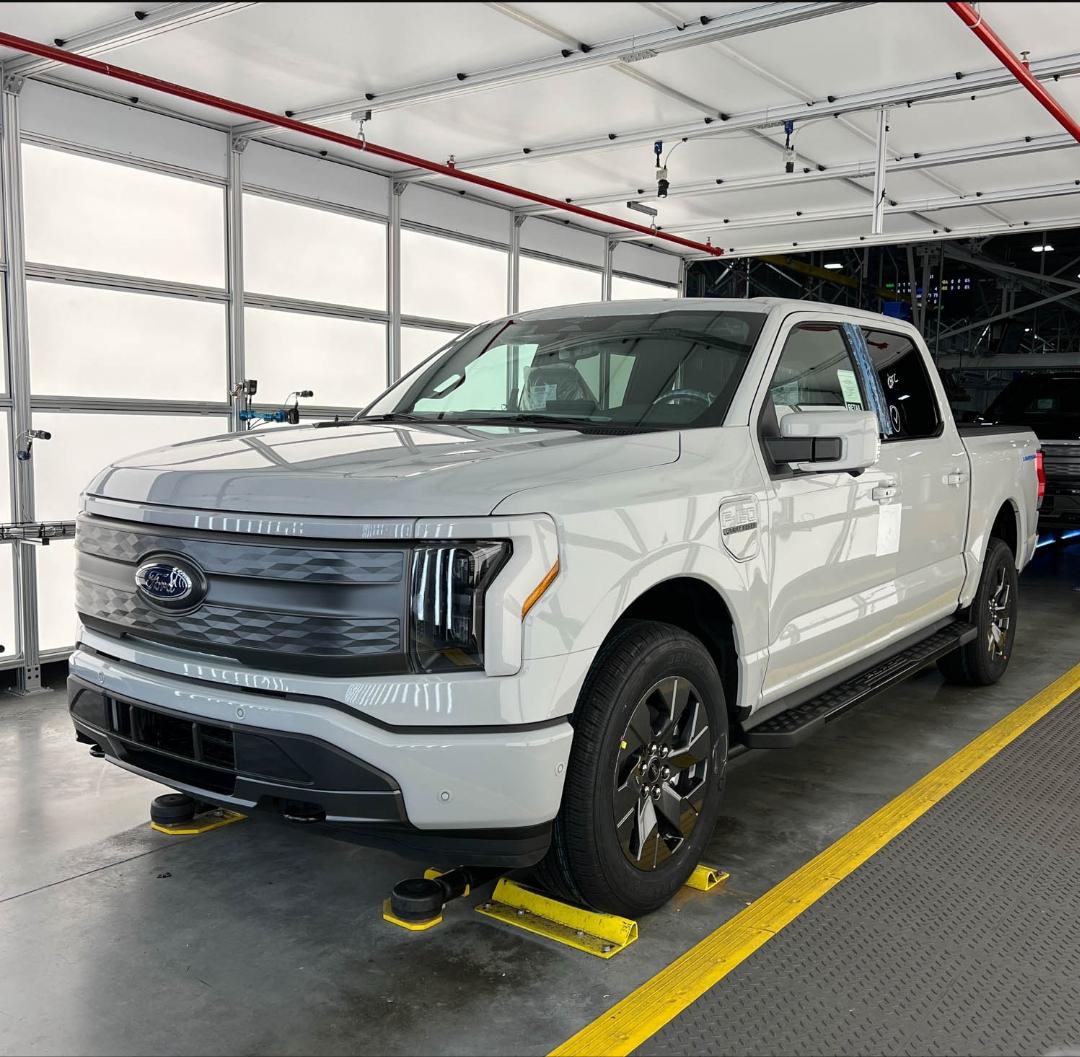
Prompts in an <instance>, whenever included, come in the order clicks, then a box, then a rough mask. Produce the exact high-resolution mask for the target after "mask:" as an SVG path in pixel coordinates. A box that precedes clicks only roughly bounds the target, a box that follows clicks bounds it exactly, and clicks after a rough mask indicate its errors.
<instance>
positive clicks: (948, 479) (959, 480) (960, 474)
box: [945, 470, 968, 488]
mask: <svg viewBox="0 0 1080 1057" xmlns="http://www.w3.org/2000/svg"><path fill="white" fill-rule="evenodd" d="M967 479H968V475H967V474H966V473H965V472H964V471H963V470H953V472H952V473H950V474H946V476H945V483H946V484H951V485H952V486H953V488H959V487H960V486H961V485H962V484H963V483H964V482H965V481H967Z"/></svg>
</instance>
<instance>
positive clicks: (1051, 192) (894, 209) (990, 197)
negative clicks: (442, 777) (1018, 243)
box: [611, 179, 1080, 241]
mask: <svg viewBox="0 0 1080 1057" xmlns="http://www.w3.org/2000/svg"><path fill="white" fill-rule="evenodd" d="M1076 194H1080V179H1077V180H1068V181H1066V182H1063V183H1054V184H1040V185H1038V186H1036V187H1018V188H1009V189H1007V190H1003V191H987V192H985V193H983V192H980V191H977V192H975V193H974V194H962V195H939V196H938V197H936V198H920V199H918V200H916V201H913V202H898V203H896V204H895V205H894V204H892V203H889V204H887V205H886V207H885V212H886V214H890V213H909V212H911V210H913V209H918V210H923V211H928V212H936V211H937V210H940V209H962V208H964V207H967V206H983V205H995V204H999V203H1004V202H1030V201H1034V200H1037V199H1040V198H1064V197H1066V196H1069V195H1076ZM861 219H869V216H868V214H867V212H866V209H865V208H864V207H858V208H852V207H847V208H842V209H811V210H794V209H793V210H787V211H785V212H783V213H770V214H768V215H765V216H759V217H742V218H740V219H739V220H732V221H725V220H718V221H717V220H712V221H698V222H695V223H693V224H673V225H672V226H671V227H670V228H666V227H658V228H657V229H656V230H657V231H667V232H669V233H670V232H672V231H674V232H677V233H678V234H680V235H690V234H706V233H714V234H716V235H718V236H720V235H723V236H726V235H727V233H728V232H729V231H746V230H753V229H755V228H767V227H798V226H799V225H800V224H813V223H820V222H822V221H841V220H861ZM1013 226H1014V227H1019V226H1022V225H1021V223H1017V224H1015V225H1013ZM939 229H940V231H944V232H948V230H949V229H948V227H946V226H945V225H944V224H940V225H939ZM624 237H625V238H640V237H641V236H640V235H638V234H636V233H633V232H628V233H627V234H626V235H625V236H624V235H623V234H622V233H619V234H615V235H612V236H611V238H613V239H623V238H624ZM901 241H906V240H904V239H901Z"/></svg>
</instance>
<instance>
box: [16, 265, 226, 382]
mask: <svg viewBox="0 0 1080 1057" xmlns="http://www.w3.org/2000/svg"><path fill="white" fill-rule="evenodd" d="M27 302H28V312H29V318H30V388H31V392H33V393H34V394H35V395H36V396H41V395H47V394H54V395H63V396H96V397H121V398H141V399H146V400H221V401H224V400H225V399H227V395H226V388H227V382H226V374H225V367H226V363H225V359H226V324H227V320H226V308H225V305H223V304H218V303H214V302H209V301H194V300H190V299H185V298H178V297H159V296H156V295H153V294H143V293H131V292H128V291H124V290H105V289H100V288H98V287H91V286H76V285H74V284H71V283H51V282H40V281H39V282H34V281H31V282H29V283H28V284H27Z"/></svg>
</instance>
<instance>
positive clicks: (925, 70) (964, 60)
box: [732, 3, 994, 98]
mask: <svg viewBox="0 0 1080 1057" xmlns="http://www.w3.org/2000/svg"><path fill="white" fill-rule="evenodd" d="M732 43H733V45H734V46H735V48H736V50H737V51H738V52H739V53H740V54H742V55H745V56H747V57H748V58H750V59H753V60H754V61H755V62H759V63H762V64H764V65H765V66H768V67H770V68H772V69H773V70H776V71H777V72H778V73H784V72H790V73H791V74H792V76H795V77H797V78H798V79H799V81H800V82H801V83H802V84H804V85H806V86H807V87H808V88H809V89H810V90H811V91H812V92H813V93H814V95H815V96H816V97H817V98H823V97H825V96H827V95H835V96H843V95H844V94H852V93H855V92H860V91H864V90H865V89H866V88H867V87H869V86H875V85H876V86H881V87H885V86H888V85H894V84H910V83H911V82H913V81H921V80H926V79H928V78H932V77H942V76H946V75H948V74H951V73H954V72H955V71H957V70H969V71H970V70H979V69H985V68H988V67H992V66H993V65H994V59H993V57H992V56H991V55H990V54H989V52H987V50H986V49H985V48H984V47H983V46H982V45H981V44H980V43H979V42H978V41H977V40H976V39H975V37H974V36H973V35H972V33H971V31H970V30H968V29H966V28H965V27H964V25H963V24H962V23H961V22H960V19H958V18H957V17H956V16H955V15H954V14H952V12H951V11H949V9H948V8H947V7H946V6H945V5H944V4H911V3H882V4H869V5H867V6H865V7H860V8H856V9H854V10H852V11H845V12H843V13H842V14H838V15H831V16H830V17H828V18H819V19H814V20H812V21H809V22H798V23H794V24H792V25H790V26H784V27H782V28H780V29H774V30H770V31H769V32H767V33H757V34H754V35H753V36H748V37H741V38H739V39H738V40H735V41H733V42H732Z"/></svg>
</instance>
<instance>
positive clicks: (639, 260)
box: [611, 242, 680, 284]
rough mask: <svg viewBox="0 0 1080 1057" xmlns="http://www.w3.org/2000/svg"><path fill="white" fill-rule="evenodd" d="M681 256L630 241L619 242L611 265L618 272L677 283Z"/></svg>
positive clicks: (662, 281)
mask: <svg viewBox="0 0 1080 1057" xmlns="http://www.w3.org/2000/svg"><path fill="white" fill-rule="evenodd" d="M679 264H680V258H679V257H678V256H677V255H676V254H673V253H661V252H659V251H658V250H650V249H646V248H645V247H644V246H635V245H634V244H633V243H630V242H617V243H616V244H615V253H614V254H613V255H612V261H611V266H612V268H613V269H614V270H615V271H617V272H629V273H630V274H631V275H640V276H641V278H642V279H655V280H657V282H661V283H672V284H675V283H677V282H678V281H679Z"/></svg>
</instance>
